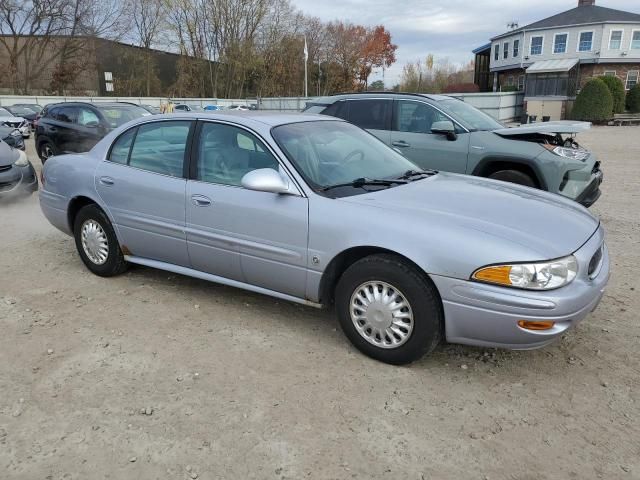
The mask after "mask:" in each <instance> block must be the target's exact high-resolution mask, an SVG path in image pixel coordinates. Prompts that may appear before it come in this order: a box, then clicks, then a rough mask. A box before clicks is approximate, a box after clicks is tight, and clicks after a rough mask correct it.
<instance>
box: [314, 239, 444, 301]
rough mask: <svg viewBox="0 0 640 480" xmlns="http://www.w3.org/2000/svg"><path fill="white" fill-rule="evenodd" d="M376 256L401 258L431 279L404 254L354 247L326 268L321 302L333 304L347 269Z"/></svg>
mask: <svg viewBox="0 0 640 480" xmlns="http://www.w3.org/2000/svg"><path fill="white" fill-rule="evenodd" d="M376 254H388V255H394V256H396V257H399V258H401V259H402V260H404V261H405V262H407V263H409V264H411V265H412V266H413V267H415V268H416V269H417V270H418V271H420V272H421V273H422V274H423V275H424V276H425V277H427V278H428V277H429V274H428V273H427V272H426V271H425V270H424V268H422V267H420V265H418V264H417V263H416V262H415V261H413V260H411V259H410V258H409V257H407V256H406V255H403V254H402V253H399V252H397V251H394V250H390V249H387V248H383V247H379V246H373V245H360V246H354V247H350V248H347V249H345V250H343V251H341V252H340V253H338V254H337V255H335V256H334V257H333V258H332V259H331V261H330V262H329V264H328V265H327V268H325V270H324V272H323V273H322V277H321V279H320V286H319V291H318V299H319V302H320V303H322V304H323V305H327V306H328V305H331V304H333V302H334V297H335V287H336V285H337V283H338V281H339V280H340V277H341V276H342V274H343V273H344V272H345V271H346V270H347V268H349V267H350V266H351V265H353V264H354V263H355V262H357V261H358V260H361V259H362V258H365V257H368V256H370V255H376ZM434 287H435V289H436V291H438V288H437V287H436V286H435V284H434ZM438 295H439V292H438Z"/></svg>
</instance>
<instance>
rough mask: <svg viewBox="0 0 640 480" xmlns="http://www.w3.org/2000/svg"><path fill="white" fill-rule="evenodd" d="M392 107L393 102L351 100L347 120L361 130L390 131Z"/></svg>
mask: <svg viewBox="0 0 640 480" xmlns="http://www.w3.org/2000/svg"><path fill="white" fill-rule="evenodd" d="M391 105H392V102H391V100H351V101H349V116H348V118H347V120H349V121H350V122H351V123H353V124H355V125H357V126H359V127H360V128H365V129H370V130H389V129H390V127H391Z"/></svg>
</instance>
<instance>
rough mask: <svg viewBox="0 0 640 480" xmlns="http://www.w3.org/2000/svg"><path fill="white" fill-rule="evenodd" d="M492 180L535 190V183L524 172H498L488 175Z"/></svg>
mask: <svg viewBox="0 0 640 480" xmlns="http://www.w3.org/2000/svg"><path fill="white" fill-rule="evenodd" d="M489 178H492V179H494V180H502V181H503V182H509V183H516V184H518V185H524V186H525V187H532V188H536V187H537V185H536V182H535V181H534V180H533V178H531V177H530V176H529V175H527V174H526V173H524V172H521V171H519V170H499V171H497V172H493V173H492V174H491V175H489Z"/></svg>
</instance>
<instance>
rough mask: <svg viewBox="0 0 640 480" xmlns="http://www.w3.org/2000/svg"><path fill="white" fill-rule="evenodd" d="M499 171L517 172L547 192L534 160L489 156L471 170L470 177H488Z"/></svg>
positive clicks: (544, 181)
mask: <svg viewBox="0 0 640 480" xmlns="http://www.w3.org/2000/svg"><path fill="white" fill-rule="evenodd" d="M500 170H518V171H520V172H522V173H525V174H527V175H529V176H530V177H531V178H532V179H533V181H535V182H536V184H537V185H538V188H540V189H541V190H547V191H548V190H549V188H548V185H547V182H546V180H545V177H544V175H543V174H542V171H541V170H540V167H539V166H538V165H537V163H536V162H535V160H533V159H530V158H518V157H509V156H499V155H498V156H490V157H485V158H483V159H482V160H481V161H480V162H479V163H478V164H477V165H476V166H475V168H474V169H473V171H472V173H471V174H472V175H475V176H478V177H488V176H489V175H491V174H492V173H495V172H497V171H500Z"/></svg>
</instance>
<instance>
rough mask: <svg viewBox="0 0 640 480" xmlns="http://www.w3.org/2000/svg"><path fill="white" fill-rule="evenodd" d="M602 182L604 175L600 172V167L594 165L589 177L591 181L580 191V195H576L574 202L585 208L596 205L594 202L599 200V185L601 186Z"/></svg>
mask: <svg viewBox="0 0 640 480" xmlns="http://www.w3.org/2000/svg"><path fill="white" fill-rule="evenodd" d="M603 180H604V173H602V170H600V166H599V165H596V166H595V167H594V169H593V172H592V175H591V181H590V182H589V184H588V185H587V186H586V188H585V189H584V190H583V191H582V193H581V194H580V195H578V197H577V198H576V202H578V203H580V204H581V205H583V206H585V207H587V208H589V207H590V206H591V205H593V204H594V203H596V200H598V198H600V195H601V193H602V192H601V191H600V185H601V184H602V181H603Z"/></svg>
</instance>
